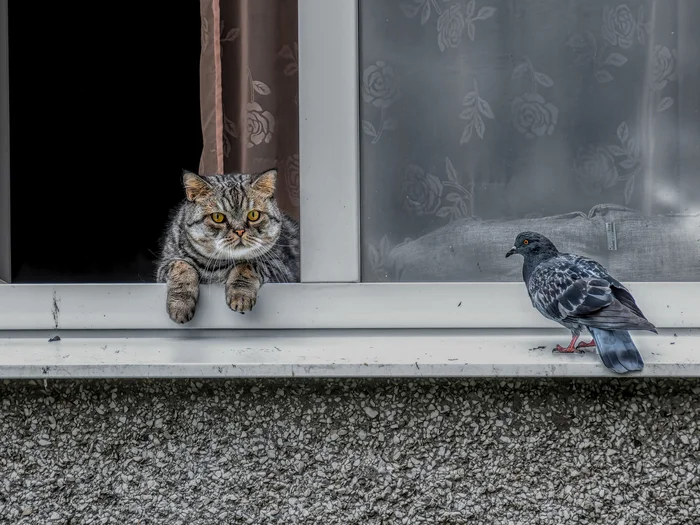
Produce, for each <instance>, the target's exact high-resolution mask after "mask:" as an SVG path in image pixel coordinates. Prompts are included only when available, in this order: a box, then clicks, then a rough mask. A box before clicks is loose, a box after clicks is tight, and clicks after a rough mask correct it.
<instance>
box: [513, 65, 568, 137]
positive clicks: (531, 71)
mask: <svg viewBox="0 0 700 525" xmlns="http://www.w3.org/2000/svg"><path fill="white" fill-rule="evenodd" d="M523 58H524V62H522V63H520V64H518V65H517V66H515V67H514V68H513V73H512V75H511V78H512V80H521V79H528V78H529V80H530V86H531V88H530V91H529V92H527V93H523V94H522V95H518V96H516V97H515V98H514V99H513V101H512V103H511V114H512V118H513V125H514V126H515V129H517V130H518V131H519V132H520V133H522V134H523V135H525V136H526V137H527V138H530V139H533V138H536V137H543V136H544V135H551V134H552V133H554V128H555V127H556V125H557V121H558V120H559V110H558V109H557V107H556V106H555V105H554V104H552V103H551V102H547V101H546V100H545V99H544V97H543V96H542V95H540V94H539V93H538V92H537V91H538V88H539V86H541V87H545V88H550V87H552V86H553V85H554V80H552V78H551V77H550V76H549V75H546V74H544V73H542V72H541V71H537V70H535V68H534V67H533V65H532V62H531V61H530V59H529V58H528V57H527V56H525V57H523Z"/></svg>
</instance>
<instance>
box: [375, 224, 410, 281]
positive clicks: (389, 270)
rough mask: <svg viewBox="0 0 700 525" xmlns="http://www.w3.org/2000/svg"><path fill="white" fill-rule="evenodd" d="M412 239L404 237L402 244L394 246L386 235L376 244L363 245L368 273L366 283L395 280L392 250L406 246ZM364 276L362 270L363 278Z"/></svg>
mask: <svg viewBox="0 0 700 525" xmlns="http://www.w3.org/2000/svg"><path fill="white" fill-rule="evenodd" d="M412 240H413V239H412V238H410V237H406V238H405V239H404V240H403V241H402V242H400V243H398V244H396V245H394V244H393V243H392V242H391V240H390V239H389V237H388V235H382V238H381V239H379V242H378V243H377V244H374V243H371V242H368V243H366V244H365V250H367V262H368V263H369V271H368V272H367V273H368V275H367V279H366V280H368V281H374V282H377V281H379V282H382V281H393V280H395V279H394V277H393V276H392V274H395V273H396V269H395V268H393V267H392V265H391V260H390V255H391V252H392V251H393V250H395V249H396V248H398V247H400V246H403V245H404V244H408V243H409V242H411V241H412ZM364 275H365V273H364V269H363V276H364Z"/></svg>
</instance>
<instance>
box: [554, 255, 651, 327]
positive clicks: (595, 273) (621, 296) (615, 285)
mask: <svg viewBox="0 0 700 525" xmlns="http://www.w3.org/2000/svg"><path fill="white" fill-rule="evenodd" d="M563 256H564V258H566V259H567V260H569V261H571V263H572V264H573V265H574V266H575V267H577V268H579V269H580V270H581V274H582V275H585V276H587V277H596V278H599V279H604V280H605V281H607V282H608V284H609V286H610V292H611V293H612V295H613V297H614V298H615V299H617V300H618V301H620V303H622V305H623V306H625V307H626V308H628V309H629V310H630V311H631V312H632V313H633V314H634V315H636V316H638V317H640V318H642V319H644V320H645V321H646V320H647V318H646V317H645V315H644V314H643V313H642V310H641V309H640V308H639V306H637V302H636V301H635V300H634V297H633V296H632V294H631V293H630V291H629V290H628V289H627V288H626V287H625V286H624V285H623V284H622V283H621V282H620V281H618V280H617V279H615V278H614V277H613V276H612V275H610V274H609V273H608V271H607V270H606V269H605V268H604V267H603V265H601V264H600V263H599V262H597V261H594V260H593V259H589V258H587V257H581V256H579V255H572V254H563Z"/></svg>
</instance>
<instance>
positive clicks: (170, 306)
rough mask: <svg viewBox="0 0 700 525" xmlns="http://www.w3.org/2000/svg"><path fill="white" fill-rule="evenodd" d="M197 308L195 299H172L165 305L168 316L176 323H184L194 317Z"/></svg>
mask: <svg viewBox="0 0 700 525" xmlns="http://www.w3.org/2000/svg"><path fill="white" fill-rule="evenodd" d="M196 308H197V301H195V300H194V299H191V300H188V301H182V300H178V301H173V300H169V301H168V302H167V305H166V310H167V311H168V317H170V319H171V320H173V321H175V322H176V323H178V324H185V323H187V322H189V321H191V320H192V318H193V317H194V313H195V310H196Z"/></svg>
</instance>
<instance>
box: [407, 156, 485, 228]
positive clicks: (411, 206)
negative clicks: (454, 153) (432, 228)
mask: <svg viewBox="0 0 700 525" xmlns="http://www.w3.org/2000/svg"><path fill="white" fill-rule="evenodd" d="M471 185H472V188H471V189H467V188H465V187H464V186H462V184H461V183H460V182H459V175H458V174H457V170H455V168H454V166H453V164H452V162H451V161H450V159H449V158H447V157H445V178H444V179H442V180H441V179H440V178H439V177H437V176H436V175H433V174H432V173H428V172H426V171H425V170H423V168H421V167H420V166H417V165H415V164H410V165H409V166H408V167H407V168H406V171H405V172H404V183H403V188H402V189H403V193H404V196H405V198H404V209H405V210H406V211H407V212H408V213H409V214H411V215H417V216H422V215H436V216H437V217H440V218H446V217H448V218H449V219H450V220H454V219H458V218H461V217H468V216H470V215H471V214H472V211H473V204H474V203H473V190H474V189H473V181H471Z"/></svg>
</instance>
